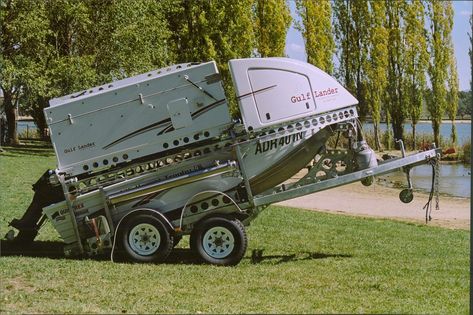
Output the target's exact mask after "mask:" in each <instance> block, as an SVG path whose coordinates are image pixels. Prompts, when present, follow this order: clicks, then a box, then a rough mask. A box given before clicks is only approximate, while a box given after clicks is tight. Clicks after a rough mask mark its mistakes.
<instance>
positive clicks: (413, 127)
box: [412, 122, 417, 150]
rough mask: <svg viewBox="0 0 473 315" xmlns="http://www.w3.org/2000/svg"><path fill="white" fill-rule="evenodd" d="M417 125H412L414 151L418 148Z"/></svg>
mask: <svg viewBox="0 0 473 315" xmlns="http://www.w3.org/2000/svg"><path fill="white" fill-rule="evenodd" d="M416 125H417V124H416V123H414V122H413V123H412V150H415V149H416V147H417V139H416Z"/></svg>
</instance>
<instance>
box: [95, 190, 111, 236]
mask: <svg viewBox="0 0 473 315" xmlns="http://www.w3.org/2000/svg"><path fill="white" fill-rule="evenodd" d="M99 190H100V193H101V194H102V200H103V207H104V210H105V216H106V217H107V220H108V226H109V227H110V236H113V235H115V226H114V224H113V220H112V214H111V213H110V208H109V207H108V197H107V194H106V193H105V191H104V190H103V187H102V186H100V187H99Z"/></svg>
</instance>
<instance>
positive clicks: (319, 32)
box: [296, 0, 335, 74]
mask: <svg viewBox="0 0 473 315" xmlns="http://www.w3.org/2000/svg"><path fill="white" fill-rule="evenodd" d="M296 9H297V13H298V15H299V16H300V17H301V21H302V23H296V29H298V30H299V31H301V33H302V37H303V38H304V41H305V51H306V53H307V62H308V63H310V64H313V65H314V66H317V67H318V68H320V69H322V70H323V71H325V72H327V73H329V74H332V72H333V54H334V53H335V42H334V39H333V31H332V6H331V3H330V2H329V1H311V0H297V1H296Z"/></svg>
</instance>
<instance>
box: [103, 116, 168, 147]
mask: <svg viewBox="0 0 473 315" xmlns="http://www.w3.org/2000/svg"><path fill="white" fill-rule="evenodd" d="M170 123H171V118H167V119H164V120H161V121H159V122H157V123H154V124H151V125H148V126H146V127H143V128H141V129H138V130H136V131H133V132H131V133H129V134H127V135H125V136H123V137H121V138H120V139H117V140H115V141H113V142H111V143H109V144H107V145H106V146H104V147H103V148H102V149H104V150H106V149H109V148H111V147H112V146H114V145H116V144H118V143H120V142H123V141H125V140H128V139H130V138H133V137H135V136H137V135H140V134H142V133H145V132H148V131H150V130H153V129H156V128H160V127H163V126H164V125H166V124H170Z"/></svg>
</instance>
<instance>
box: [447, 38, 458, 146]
mask: <svg viewBox="0 0 473 315" xmlns="http://www.w3.org/2000/svg"><path fill="white" fill-rule="evenodd" d="M449 46H450V52H449V63H448V68H449V69H448V70H449V71H448V80H447V83H448V93H447V108H446V110H447V114H448V118H449V119H450V120H451V121H452V133H451V138H452V143H453V144H456V143H457V131H456V128H455V118H456V117H457V111H458V72H457V60H456V58H455V55H454V51H453V44H452V43H450V45H449Z"/></svg>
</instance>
